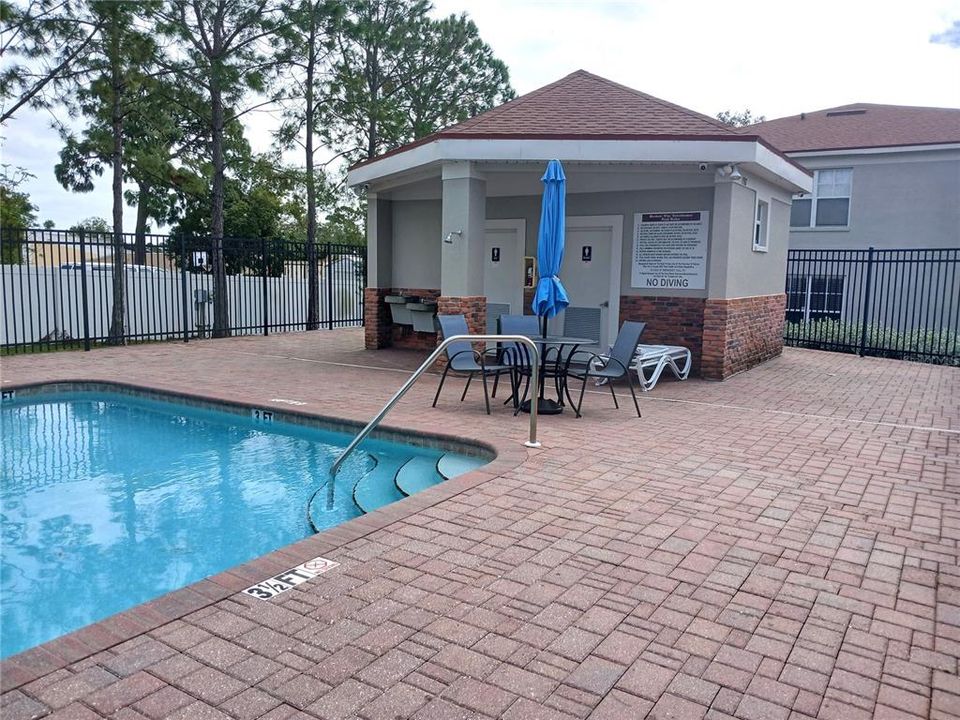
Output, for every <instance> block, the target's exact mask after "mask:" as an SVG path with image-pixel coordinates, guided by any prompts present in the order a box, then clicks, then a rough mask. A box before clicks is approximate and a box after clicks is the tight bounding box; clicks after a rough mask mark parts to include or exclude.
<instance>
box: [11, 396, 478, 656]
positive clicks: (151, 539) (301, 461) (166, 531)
mask: <svg viewBox="0 0 960 720" xmlns="http://www.w3.org/2000/svg"><path fill="white" fill-rule="evenodd" d="M0 420H2V435H3V443H2V452H0V478H2V485H0V522H2V544H0V657H6V656H8V655H12V654H14V653H17V652H19V651H21V650H24V649H26V648H29V647H32V646H33V645H37V644H39V643H41V642H45V641H46V640H50V639H52V638H54V637H57V636H58V635H61V634H63V633H65V632H68V631H70V630H75V629H77V628H80V627H82V626H84V625H87V624H89V623H91V622H94V621H96V620H100V619H103V618H105V617H107V616H108V615H111V614H113V613H115V612H118V611H121V610H124V609H126V608H129V607H131V606H133V605H136V604H138V603H140V602H144V601H146V600H149V599H152V598H154V597H157V596H159V595H161V594H163V593H165V592H168V591H170V590H174V589H176V588H179V587H182V586H184V585H187V584H189V583H191V582H194V581H197V580H200V579H202V578H204V577H206V576H208V575H212V574H215V573H217V572H219V571H222V570H225V569H227V568H229V567H231V566H233V565H236V564H238V563H242V562H245V561H247V560H251V559H252V558H255V557H258V556H260V555H263V554H265V553H267V552H270V551H272V550H275V549H277V548H279V547H282V546H284V545H287V544H289V543H291V542H294V541H296V540H300V539H302V538H304V537H306V536H308V535H310V534H311V533H312V532H313V531H314V529H313V528H314V526H316V527H318V529H323V528H325V527H331V526H333V525H336V524H337V523H340V522H343V521H344V520H347V519H349V518H352V517H356V516H358V515H361V514H362V513H363V509H362V508H361V507H359V506H358V505H357V503H356V502H355V501H354V491H355V490H356V493H357V500H358V501H359V502H360V503H361V505H362V506H363V507H364V508H365V509H367V510H371V509H374V508H375V507H377V506H378V505H382V504H385V503H387V502H390V501H393V500H396V499H400V498H402V497H404V496H405V494H406V493H407V492H412V490H410V487H416V488H417V489H419V488H420V487H421V486H428V485H430V484H434V483H436V482H440V481H441V480H442V479H443V477H442V476H440V475H439V474H437V473H436V472H435V471H434V472H435V474H434V475H429V469H430V468H431V467H433V468H435V467H436V462H437V461H438V460H439V459H440V457H441V456H442V455H444V453H443V451H440V450H431V449H426V448H421V447H414V446H408V445H400V444H393V443H384V442H370V443H369V444H368V443H364V445H363V446H362V449H361V450H362V451H358V452H357V453H355V454H354V455H353V456H351V458H350V459H349V460H348V461H347V463H345V464H344V466H343V468H342V469H341V471H340V473H339V475H338V477H337V482H336V484H335V485H334V493H333V505H332V506H328V503H327V498H328V494H327V490H328V488H326V487H324V485H325V481H326V478H327V476H328V468H329V467H330V465H331V464H332V463H333V460H334V459H335V458H336V456H337V454H338V453H339V452H340V451H341V450H342V448H343V447H344V446H345V445H346V444H347V442H349V439H350V438H349V436H348V435H346V434H342V433H334V432H328V431H322V430H316V429H313V428H307V427H303V426H300V425H295V424H288V423H281V422H274V423H271V424H269V425H263V424H258V423H256V422H255V421H254V420H252V419H250V418H247V417H244V416H240V415H236V414H233V413H227V412H221V411H213V410H206V409H199V408H194V407H191V406H187V405H184V404H180V403H174V402H166V401H157V400H152V399H146V398H140V397H136V396H131V395H127V394H105V393H96V394H93V393H71V394H58V395H44V396H34V397H33V398H24V399H22V400H15V401H5V402H4V403H3V404H2V406H0ZM414 459H415V460H414ZM450 459H453V460H455V461H460V462H461V464H462V467H463V468H464V469H469V468H470V467H475V466H477V465H481V464H483V463H484V462H485V461H484V460H480V459H478V458H464V457H462V456H457V457H454V458H450V456H449V454H448V457H447V460H450ZM411 460H412V461H413V462H410V464H409V465H408V466H407V468H406V471H405V474H406V475H407V476H408V477H407V479H406V480H405V481H404V487H405V488H406V490H405V491H401V490H400V488H399V487H398V485H397V480H396V478H397V477H402V476H399V475H398V469H399V468H401V467H403V466H404V465H406V464H407V463H408V462H409V461H411ZM422 467H426V468H427V470H428V474H427V475H426V476H422V477H420V478H419V479H416V478H414V479H413V481H411V478H410V477H409V476H411V474H412V473H413V472H415V471H417V468H422ZM358 483H359V486H358ZM424 484H425V485H424ZM314 494H316V496H317V499H316V501H314V502H313V503H312V504H311V499H312V498H313V496H314ZM308 507H309V511H308Z"/></svg>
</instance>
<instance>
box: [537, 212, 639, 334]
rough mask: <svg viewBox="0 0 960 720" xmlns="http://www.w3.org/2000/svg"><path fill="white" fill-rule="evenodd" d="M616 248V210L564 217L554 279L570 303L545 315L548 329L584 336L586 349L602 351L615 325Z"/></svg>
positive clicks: (619, 234) (619, 227)
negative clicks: (557, 276)
mask: <svg viewBox="0 0 960 720" xmlns="http://www.w3.org/2000/svg"><path fill="white" fill-rule="evenodd" d="M622 252H623V216H622V215H598V216H588V217H568V218H567V219H566V242H565V243H564V250H563V265H562V266H561V268H560V282H562V283H563V286H564V287H565V288H566V290H567V297H568V298H569V299H570V305H569V306H568V307H567V309H566V310H565V311H564V312H562V313H560V314H559V315H557V316H556V317H554V318H553V319H552V320H551V321H550V323H549V326H548V331H549V333H550V334H551V335H566V336H570V337H585V338H590V339H592V340H594V341H596V343H597V345H596V346H595V347H594V348H591V349H592V350H597V351H598V352H604V353H605V352H606V351H607V348H608V347H609V346H610V345H611V344H612V343H613V341H614V339H615V338H616V336H617V331H618V329H619V321H620V267H621V263H622V259H621V254H622Z"/></svg>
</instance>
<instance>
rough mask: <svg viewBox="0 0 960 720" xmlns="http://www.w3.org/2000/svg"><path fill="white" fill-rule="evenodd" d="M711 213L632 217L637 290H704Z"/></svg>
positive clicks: (702, 211) (633, 283)
mask: <svg viewBox="0 0 960 720" xmlns="http://www.w3.org/2000/svg"><path fill="white" fill-rule="evenodd" d="M709 228H710V213H709V212H707V211H706V210H694V211H690V212H651V213H636V214H634V216H633V274H632V276H631V277H632V280H631V283H630V284H631V285H632V286H633V287H635V288H643V289H648V288H665V289H668V290H670V289H677V288H679V289H683V290H703V289H704V288H706V281H707V234H708V232H709Z"/></svg>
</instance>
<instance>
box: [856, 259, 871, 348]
mask: <svg viewBox="0 0 960 720" xmlns="http://www.w3.org/2000/svg"><path fill="white" fill-rule="evenodd" d="M872 285H873V246H872V245H871V246H870V247H869V248H868V249H867V281H866V284H865V286H864V289H863V313H862V314H861V321H860V351H859V352H858V353H857V354H858V355H859V356H860V357H863V351H864V350H865V349H866V347H867V323H868V322H869V320H870V290H871V286H872Z"/></svg>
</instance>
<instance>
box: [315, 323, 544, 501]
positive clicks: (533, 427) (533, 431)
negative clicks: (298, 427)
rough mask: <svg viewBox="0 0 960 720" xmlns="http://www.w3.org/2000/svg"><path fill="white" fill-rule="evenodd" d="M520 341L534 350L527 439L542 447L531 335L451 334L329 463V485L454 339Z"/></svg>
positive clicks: (537, 378)
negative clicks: (539, 438) (344, 464)
mask: <svg viewBox="0 0 960 720" xmlns="http://www.w3.org/2000/svg"><path fill="white" fill-rule="evenodd" d="M476 341H481V342H517V343H523V344H525V345H528V346H530V349H531V350H532V351H533V352H532V353H531V358H532V360H533V362H532V368H531V371H532V372H531V373H530V376H531V383H532V385H533V387H532V388H531V390H532V391H533V393H532V394H531V395H530V397H531V398H533V400H532V401H531V402H530V438H529V439H528V440H527V441H526V442H525V443H524V445H526V446H527V447H531V448H537V447H540V443H539V442H538V441H537V397H539V394H540V351H539V349H538V348H537V344H536V343H535V342H534V341H533V340H531V339H530V338H528V337H527V336H526V335H452V336H451V337H448V338H445V339H444V340H443V342H441V343H440V344H439V345H437V349H436V350H434V351H433V352H432V353H430V357H428V358H427V359H426V360H424V361H423V364H422V365H421V366H420V367H418V368H417V369H416V370H415V371H414V373H413V375H411V376H410V377H409V379H408V380H407V381H406V382H405V383H404V384H403V385H402V386H401V387H400V389H399V390H397V392H396V393H395V394H394V396H393V397H392V398H390V399H389V400H388V401H387V404H386V405H384V406H383V409H382V410H380V412H378V413H377V415H376V417H374V418H373V420H371V421H370V422H368V423H367V424H366V427H364V428H363V430H361V431H360V432H359V433H358V434H357V436H356V437H355V438H354V439H353V440H352V441H351V443H350V444H349V445H347V447H346V449H344V451H343V452H342V453H340V456H339V457H338V458H337V459H336V460H335V461H334V463H333V465H331V466H330V487H331V489H332V488H333V479H334V478H335V477H336V476H337V471H338V470H339V469H340V466H341V465H343V461H344V460H346V459H347V457H348V456H349V455H350V453H352V452H353V451H354V450H355V449H356V448H357V445H359V444H360V443H362V442H363V441H364V440H365V439H366V437H367V436H368V435H369V434H370V433H371V432H373V431H374V429H375V428H376V427H377V425H379V424H380V421H381V420H383V418H384V417H386V415H387V413H388V412H390V410H391V409H392V408H393V406H394V405H396V404H397V401H399V400H400V398H402V397H403V396H404V395H405V394H406V393H407V390H409V389H410V388H411V387H413V384H414V383H415V382H416V381H417V379H418V378H419V377H420V376H421V375H423V373H425V372H426V371H427V369H428V368H429V367H430V366H431V365H433V363H434V362H436V360H437V358H438V357H440V355H441V354H443V352H444V351H445V350H446V349H447V347H448V346H450V345H451V344H452V343H455V342H476Z"/></svg>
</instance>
